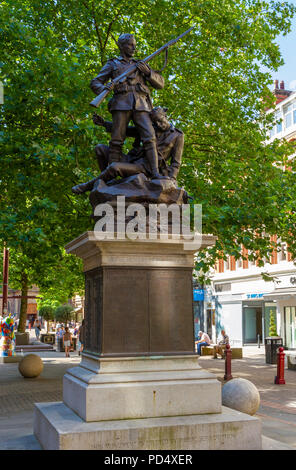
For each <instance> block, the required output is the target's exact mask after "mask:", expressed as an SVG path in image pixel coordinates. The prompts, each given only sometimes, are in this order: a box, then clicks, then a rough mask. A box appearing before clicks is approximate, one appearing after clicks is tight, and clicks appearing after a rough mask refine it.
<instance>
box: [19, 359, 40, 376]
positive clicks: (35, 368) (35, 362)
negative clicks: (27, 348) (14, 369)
mask: <svg viewBox="0 0 296 470" xmlns="http://www.w3.org/2000/svg"><path fill="white" fill-rule="evenodd" d="M19 371H20V373H21V374H22V376H23V377H25V378H28V379H32V378H34V377H38V375H40V374H41V372H42V371H43V362H42V359H41V358H40V357H39V356H38V355H37V354H27V355H26V356H25V357H24V358H23V359H22V360H21V361H20V362H19Z"/></svg>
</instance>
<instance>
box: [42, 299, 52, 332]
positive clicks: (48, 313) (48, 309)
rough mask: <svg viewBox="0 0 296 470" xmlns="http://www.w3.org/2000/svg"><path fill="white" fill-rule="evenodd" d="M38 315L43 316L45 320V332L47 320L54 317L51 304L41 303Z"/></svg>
mask: <svg viewBox="0 0 296 470" xmlns="http://www.w3.org/2000/svg"><path fill="white" fill-rule="evenodd" d="M39 315H40V317H42V318H44V320H46V321H47V333H48V327H49V322H50V321H53V319H54V309H53V307H52V306H51V305H43V306H42V307H40V309H39Z"/></svg>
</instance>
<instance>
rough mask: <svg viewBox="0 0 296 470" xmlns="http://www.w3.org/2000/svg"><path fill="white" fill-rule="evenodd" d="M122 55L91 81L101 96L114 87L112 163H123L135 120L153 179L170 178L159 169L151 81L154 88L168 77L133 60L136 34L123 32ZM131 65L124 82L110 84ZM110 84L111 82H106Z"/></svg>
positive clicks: (112, 103)
mask: <svg viewBox="0 0 296 470" xmlns="http://www.w3.org/2000/svg"><path fill="white" fill-rule="evenodd" d="M117 44H118V47H119V50H120V56H119V57H117V58H114V59H110V60H108V61H107V63H106V64H105V65H104V67H103V68H102V70H101V71H100V73H99V74H98V75H97V77H96V78H94V79H93V80H92V81H91V85H90V86H91V89H92V90H93V92H94V93H95V94H97V95H99V94H100V93H101V92H102V91H103V90H105V89H106V87H107V88H108V89H109V90H112V89H113V92H114V94H113V97H112V98H111V100H110V101H109V103H108V109H109V111H110V112H111V113H112V132H111V140H110V144H109V163H112V162H120V161H121V159H122V146H123V143H124V140H125V138H126V130H127V127H128V123H129V122H130V121H131V120H133V122H134V125H135V127H136V129H137V132H138V134H139V136H140V138H141V141H142V143H143V147H144V151H145V158H146V160H147V162H148V165H149V172H150V177H151V178H158V179H162V178H166V177H165V176H163V175H160V174H159V172H158V154H157V148H156V137H155V131H154V128H153V125H152V122H151V119H150V114H149V113H150V111H151V110H152V102H151V97H150V91H149V88H148V86H147V83H149V84H150V85H151V86H152V87H153V88H156V89H161V88H163V87H164V79H163V77H162V75H161V74H160V73H159V72H156V71H155V70H152V69H151V68H150V67H149V65H147V63H145V62H144V61H136V60H135V59H133V56H134V53H135V49H136V40H135V38H134V36H133V35H132V34H122V35H121V36H120V37H119V39H118V43H117ZM131 65H136V69H135V71H134V72H133V73H132V74H131V75H129V76H128V77H127V78H126V80H125V81H123V82H122V83H116V85H115V86H114V84H113V83H112V82H110V83H107V82H108V81H109V80H110V79H111V80H113V79H114V78H116V77H118V76H119V75H121V74H122V73H124V72H125V71H126V70H127V69H128V68H130V67H131ZM106 83H107V84H106Z"/></svg>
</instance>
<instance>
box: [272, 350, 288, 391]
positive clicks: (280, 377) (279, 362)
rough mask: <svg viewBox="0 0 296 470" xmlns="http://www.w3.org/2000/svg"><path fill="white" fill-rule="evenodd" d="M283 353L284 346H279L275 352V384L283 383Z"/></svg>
mask: <svg viewBox="0 0 296 470" xmlns="http://www.w3.org/2000/svg"><path fill="white" fill-rule="evenodd" d="M284 372H285V353H284V348H279V349H278V352H277V375H276V376H275V378H274V383H275V384H280V385H281V384H285V383H286V382H285V377H284Z"/></svg>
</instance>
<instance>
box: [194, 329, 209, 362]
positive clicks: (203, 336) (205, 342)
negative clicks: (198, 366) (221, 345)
mask: <svg viewBox="0 0 296 470" xmlns="http://www.w3.org/2000/svg"><path fill="white" fill-rule="evenodd" d="M198 336H199V337H200V339H199V340H198V341H196V342H195V345H197V354H198V355H199V356H200V353H201V347H202V346H209V345H210V344H211V340H210V337H209V336H208V335H207V333H204V332H203V331H199V332H198Z"/></svg>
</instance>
